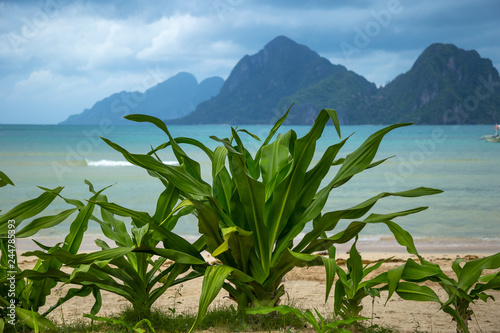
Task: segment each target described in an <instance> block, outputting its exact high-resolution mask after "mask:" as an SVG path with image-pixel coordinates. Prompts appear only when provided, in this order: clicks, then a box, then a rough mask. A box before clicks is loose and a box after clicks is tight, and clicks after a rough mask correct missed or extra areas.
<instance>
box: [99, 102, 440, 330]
mask: <svg viewBox="0 0 500 333" xmlns="http://www.w3.org/2000/svg"><path fill="white" fill-rule="evenodd" d="M287 114H288V112H287ZM287 114H285V115H284V116H283V117H282V118H281V119H279V120H278V122H277V123H276V124H275V125H274V127H273V128H272V129H271V131H270V132H269V134H268V136H267V138H266V139H265V140H264V141H263V143H262V145H261V146H260V148H259V149H258V150H257V152H256V153H255V155H254V156H252V154H251V153H250V152H249V151H248V150H247V149H246V148H245V146H244V144H243V140H242V139H241V137H240V134H246V135H250V136H251V137H252V138H254V139H255V140H260V139H259V138H258V137H256V136H255V135H253V134H252V133H249V132H248V131H246V130H240V129H237V128H232V129H231V136H230V137H229V138H222V139H221V138H217V137H212V139H214V140H215V141H217V142H219V143H221V145H220V146H218V147H217V148H215V149H214V150H213V151H212V150H210V149H209V148H208V147H206V146H205V145H203V144H202V143H201V142H198V141H196V140H193V139H186V138H177V139H174V138H173V137H172V136H171V135H170V132H169V130H168V128H167V126H166V125H165V124H164V123H163V122H162V121H160V120H159V119H157V118H154V117H150V116H145V115H129V116H126V118H128V119H130V120H133V121H138V122H150V123H152V124H154V125H156V126H157V127H158V128H160V129H161V130H163V131H164V132H165V133H166V134H167V136H168V137H169V142H167V143H165V144H164V145H162V146H160V147H158V148H157V149H155V150H153V151H152V152H150V153H149V154H142V155H141V154H132V153H129V152H128V151H127V150H126V149H124V148H122V147H120V146H119V145H117V144H116V143H113V142H110V141H109V140H106V142H107V143H108V144H109V145H110V146H111V147H113V148H114V149H116V150H117V151H119V152H120V153H122V154H123V156H124V157H125V158H126V159H127V160H128V161H129V162H131V163H133V164H135V165H138V166H140V167H143V168H145V169H146V170H148V172H149V173H150V174H152V175H154V176H156V177H158V178H160V179H162V181H166V182H168V183H169V184H174V186H176V187H177V188H178V189H179V191H180V193H181V194H182V195H183V196H184V197H185V198H186V200H185V201H184V202H185V205H192V206H193V207H194V208H195V209H196V214H197V216H198V220H199V232H200V233H201V234H202V235H203V237H204V242H205V244H206V247H205V249H206V250H207V251H208V252H210V253H211V254H212V256H213V257H215V258H217V259H218V260H220V262H221V263H222V265H216V266H210V267H207V268H205V269H204V270H205V277H204V283H203V290H202V295H201V297H200V305H199V313H198V314H199V318H198V320H197V322H196V323H195V325H194V326H193V327H195V326H196V325H197V324H199V322H200V321H201V320H202V319H203V316H204V313H205V312H206V309H207V308H208V305H209V304H210V303H211V301H212V300H213V299H214V298H215V296H216V295H217V294H218V293H219V290H220V289H221V288H224V289H226V290H227V291H228V292H229V294H230V297H231V298H232V299H234V300H235V301H236V302H237V304H238V307H239V309H240V311H243V312H244V311H245V309H246V308H248V307H253V306H270V307H273V306H275V305H277V304H278V303H279V301H280V298H281V296H282V295H283V294H284V287H283V285H282V282H281V280H282V278H283V277H284V275H285V274H286V273H287V272H289V271H290V270H292V269H293V268H294V267H296V266H304V265H322V264H324V265H325V266H326V267H327V269H331V267H333V266H332V265H333V262H334V261H335V259H332V258H323V257H319V256H316V255H313V254H312V253H313V252H317V251H324V250H327V249H329V248H330V247H331V246H333V245H334V244H336V243H345V242H348V241H350V240H351V239H353V238H354V237H356V235H358V233H359V232H360V231H361V230H362V229H363V228H364V227H365V226H366V225H367V224H368V223H385V224H387V225H388V227H389V229H390V230H391V231H392V232H393V233H394V235H395V237H396V239H397V240H398V241H399V242H400V243H401V244H403V245H405V246H406V245H408V244H407V240H406V238H405V237H406V232H405V231H404V230H402V229H401V228H400V227H399V226H398V225H397V224H395V223H394V222H392V220H393V219H394V218H396V217H399V216H406V215H409V214H413V213H416V212H420V211H422V210H424V209H426V208H427V207H418V208H414V209H410V210H406V211H401V212H395V213H390V214H371V215H369V216H368V217H366V218H364V219H362V220H360V221H355V222H351V223H350V224H349V226H348V227H347V228H346V229H345V230H342V231H337V232H336V233H335V234H334V235H333V236H327V234H326V233H327V232H332V231H333V230H334V229H335V228H336V226H337V224H338V222H339V221H340V220H342V219H359V218H362V217H363V216H364V215H365V214H366V213H367V212H368V211H369V210H370V209H371V208H372V207H373V206H374V205H375V204H376V203H377V201H378V200H380V199H382V198H385V197H389V196H393V197H419V196H424V195H431V194H437V193H440V192H441V191H439V190H435V189H431V188H416V189H413V190H408V191H403V192H395V193H388V192H384V193H381V194H379V195H377V196H375V197H372V198H370V199H368V200H366V201H364V202H362V203H360V204H359V205H356V206H354V207H351V208H348V209H345V210H341V211H332V212H326V213H325V212H323V208H324V206H325V204H326V201H327V199H328V197H329V195H330V192H331V191H332V190H334V189H335V188H337V187H340V186H342V185H343V184H345V183H346V182H347V181H349V180H350V179H351V178H352V177H354V176H355V175H357V174H358V173H360V172H362V171H363V170H365V169H368V168H372V167H375V166H377V165H379V164H380V163H382V162H384V161H385V160H380V161H376V162H374V161H373V160H374V157H375V155H376V153H377V149H378V147H379V145H380V142H381V141H382V139H383V137H384V136H385V135H386V134H387V133H389V132H390V131H391V130H393V129H396V128H399V127H402V126H407V125H409V124H397V125H392V126H388V127H386V128H384V129H382V130H380V131H378V132H376V133H374V134H373V135H372V136H370V137H369V138H368V139H367V140H366V141H365V142H364V143H363V144H362V145H361V146H360V147H359V148H358V149H357V150H355V151H354V152H353V153H351V154H349V155H347V156H346V157H345V158H337V154H338V153H339V151H340V149H341V148H342V146H343V145H344V144H345V142H346V140H347V139H344V140H341V141H339V142H338V143H334V144H332V145H331V146H329V147H328V148H327V149H326V151H325V153H324V154H323V156H322V157H321V158H320V160H319V161H318V162H317V163H316V164H315V165H313V164H312V162H313V156H314V153H315V148H316V144H317V141H318V140H319V139H320V137H321V135H322V133H323V131H324V129H325V126H326V124H327V123H328V121H332V122H333V124H334V125H335V129H336V131H337V133H338V134H339V136H340V126H339V121H338V119H337V115H336V112H335V111H334V110H322V111H321V112H320V113H319V115H318V117H317V118H316V121H315V123H314V125H313V126H312V127H311V129H310V131H309V133H307V134H306V135H305V136H304V137H302V138H298V137H297V134H296V133H295V131H293V130H290V131H288V132H287V133H284V134H279V135H277V136H276V138H275V140H274V141H272V140H273V138H274V136H275V135H276V133H277V131H278V129H279V128H280V126H281V124H282V123H283V122H284V121H285V119H286V117H287ZM179 143H185V144H191V145H195V146H197V147H199V148H201V149H202V150H203V151H204V152H205V153H206V154H207V156H208V157H209V158H210V160H211V161H212V185H211V186H210V185H209V184H208V183H206V182H205V181H203V180H202V177H201V170H200V165H199V163H197V162H195V161H193V160H192V159H191V158H189V157H188V156H187V155H186V154H185V152H184V151H183V150H182V149H181V147H180V146H179ZM168 146H171V147H172V149H173V151H174V154H175V155H176V157H177V160H178V162H179V165H178V166H172V165H165V164H163V163H162V162H161V160H160V159H159V158H158V157H157V156H156V152H157V151H158V150H160V149H163V148H166V147H168ZM153 155H155V157H156V158H155V157H153ZM339 165H340V167H339V169H338V170H337V172H336V174H335V176H333V177H332V179H330V180H329V181H328V183H327V185H326V186H325V185H324V184H323V183H322V182H323V181H324V180H325V179H326V177H327V176H328V175H329V172H330V170H331V169H332V167H333V166H339ZM311 223H312V228H311V230H310V231H308V232H307V233H306V234H305V236H304V237H303V238H302V240H301V241H300V242H298V244H294V240H295V238H296V237H297V236H298V235H299V234H300V233H301V232H302V231H303V230H304V228H305V226H306V225H307V224H311ZM328 279H329V282H328V283H329V284H330V285H331V282H333V275H332V274H329V275H328ZM226 281H227V282H226Z"/></svg>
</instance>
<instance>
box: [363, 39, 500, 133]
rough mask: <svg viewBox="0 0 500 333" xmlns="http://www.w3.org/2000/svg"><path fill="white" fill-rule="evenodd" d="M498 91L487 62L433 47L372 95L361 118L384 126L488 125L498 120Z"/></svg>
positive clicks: (499, 80)
mask: <svg viewBox="0 0 500 333" xmlns="http://www.w3.org/2000/svg"><path fill="white" fill-rule="evenodd" d="M499 86H500V78H499V75H498V71H497V69H496V68H495V67H493V64H492V62H491V60H489V59H484V58H481V56H480V55H479V54H478V53H477V52H476V51H465V50H463V49H459V48H458V47H456V46H455V45H452V44H440V43H436V44H432V45H430V46H429V47H427V48H426V49H425V50H424V52H422V54H421V55H420V56H419V57H418V59H417V60H416V61H415V63H414V65H413V67H412V68H411V69H410V70H409V71H408V72H407V73H404V74H401V75H399V76H398V77H396V78H395V79H394V80H393V81H392V82H390V83H389V84H387V85H386V86H385V87H383V88H381V89H380V90H379V91H378V92H377V94H376V95H374V96H373V98H372V100H371V102H370V103H369V104H368V107H367V108H366V112H365V113H364V117H365V118H366V119H369V120H370V122H371V123H385V124H387V123H395V122H402V121H411V122H416V123H419V124H490V123H494V122H498V119H500V94H499ZM495 87H496V88H495ZM495 90H496V93H495Z"/></svg>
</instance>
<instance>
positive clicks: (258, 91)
mask: <svg viewBox="0 0 500 333" xmlns="http://www.w3.org/2000/svg"><path fill="white" fill-rule="evenodd" d="M499 86H500V78H499V75H498V71H497V70H496V69H495V68H494V67H493V64H492V62H491V60H489V59H484V58H481V57H480V55H479V54H478V53H477V52H476V51H465V50H463V49H459V48H458V47H456V46H454V45H451V44H440V43H436V44H432V45H430V46H429V47H428V48H427V49H425V50H424V52H423V53H422V54H421V55H420V56H419V57H418V59H417V60H416V61H415V63H414V65H413V67H412V68H411V69H410V70H409V71H408V72H406V73H404V74H401V75H399V76H398V77H396V78H395V79H394V80H393V81H392V82H390V83H388V84H387V85H386V86H385V87H382V88H378V89H377V87H376V86H375V85H374V84H373V83H371V82H368V81H367V80H366V79H365V78H364V77H362V76H360V75H358V74H356V73H354V72H352V71H348V70H347V69H346V68H345V67H343V66H341V65H333V64H331V63H330V62H329V61H328V60H327V59H325V58H322V57H320V56H319V55H318V54H317V53H316V52H314V51H312V50H310V49H309V48H308V47H306V46H304V45H300V44H297V43H295V42H294V41H292V40H290V39H289V38H287V37H284V36H280V37H277V38H275V39H273V40H272V41H271V42H269V43H268V44H267V45H266V46H265V47H264V48H263V49H262V50H261V51H259V52H258V53H257V54H255V55H251V56H249V55H246V56H244V57H243V58H242V59H241V60H240V61H239V62H238V64H237V65H236V66H235V67H234V69H233V70H232V72H231V74H230V75H229V77H228V79H227V80H226V82H225V83H224V85H223V87H222V88H221V90H220V93H219V94H218V95H217V96H215V97H213V98H211V99H210V100H207V101H205V102H203V103H200V104H199V105H198V106H197V107H196V109H195V111H194V112H192V113H191V114H189V115H187V116H185V117H183V118H180V119H175V120H173V121H171V122H170V123H174V124H209V123H229V124H271V123H274V122H275V121H276V120H277V119H278V118H279V117H280V116H281V115H282V114H283V113H284V111H285V110H286V109H287V108H288V107H289V106H290V105H291V104H292V103H295V104H294V106H293V108H292V110H291V113H290V115H289V117H288V119H287V123H289V124H311V123H312V122H313V121H314V119H315V117H316V115H317V114H318V113H319V111H320V110H321V109H322V108H332V109H335V110H337V113H338V116H339V119H340V121H341V123H343V124H389V123H395V122H416V123H419V124H491V123H494V122H498V119H500V94H499V93H498V89H499V88H498V87H499Z"/></svg>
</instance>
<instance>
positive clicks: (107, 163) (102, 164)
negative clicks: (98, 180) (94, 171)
mask: <svg viewBox="0 0 500 333" xmlns="http://www.w3.org/2000/svg"><path fill="white" fill-rule="evenodd" d="M85 161H86V162H87V166H92V167H124V166H132V165H133V164H132V163H130V162H128V161H111V160H99V161H89V160H87V159H86V160H85ZM163 164H165V165H179V163H177V161H164V162H163Z"/></svg>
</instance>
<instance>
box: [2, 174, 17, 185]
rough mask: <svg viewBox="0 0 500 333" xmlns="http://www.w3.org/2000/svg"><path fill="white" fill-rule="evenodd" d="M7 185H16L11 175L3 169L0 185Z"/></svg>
mask: <svg viewBox="0 0 500 333" xmlns="http://www.w3.org/2000/svg"><path fill="white" fill-rule="evenodd" d="M6 185H12V186H14V182H13V181H12V180H10V178H9V177H7V175H6V174H5V173H3V172H2V171H0V187H4V186H6Z"/></svg>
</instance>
